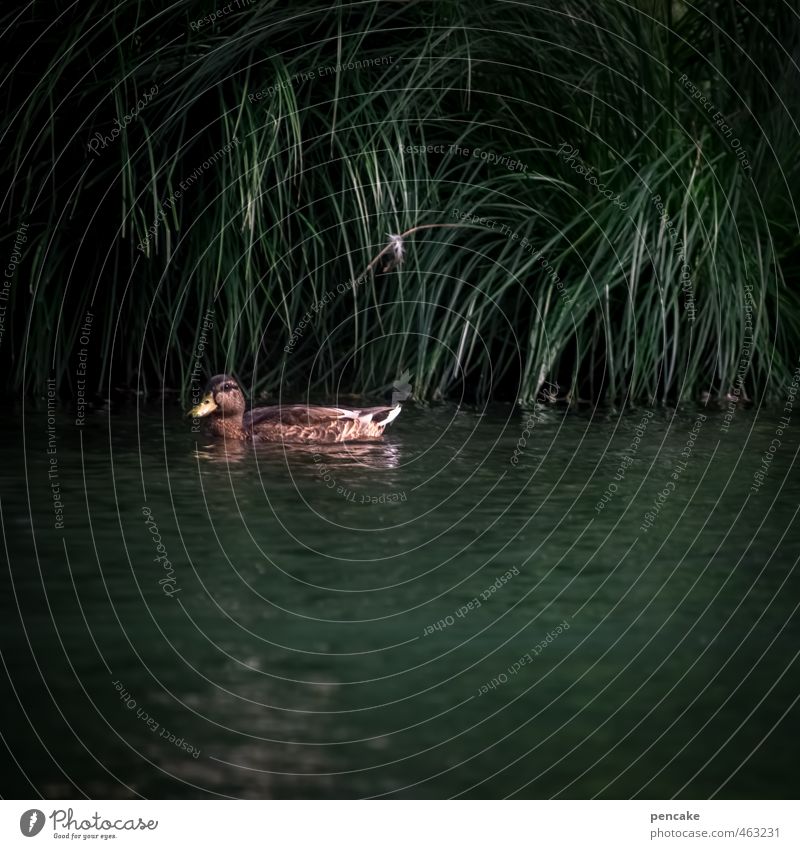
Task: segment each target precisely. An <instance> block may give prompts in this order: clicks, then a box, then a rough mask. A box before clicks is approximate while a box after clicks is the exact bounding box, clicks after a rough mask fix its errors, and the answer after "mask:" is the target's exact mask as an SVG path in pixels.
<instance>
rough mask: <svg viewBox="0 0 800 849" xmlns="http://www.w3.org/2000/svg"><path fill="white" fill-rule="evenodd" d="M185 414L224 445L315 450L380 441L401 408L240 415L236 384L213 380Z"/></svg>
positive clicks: (295, 408) (283, 409)
mask: <svg viewBox="0 0 800 849" xmlns="http://www.w3.org/2000/svg"><path fill="white" fill-rule="evenodd" d="M190 414H191V415H194V416H208V417H209V431H210V432H211V433H212V434H213V435H214V436H219V437H222V438H224V439H235V440H245V441H253V442H294V443H306V444H316V443H335V442H352V441H362V442H363V441H373V440H376V439H380V438H381V437H382V436H383V431H384V428H385V427H386V425H387V424H389V422H391V421H393V420H394V419H395V418H396V417H397V416H398V415H399V414H400V407H399V405H398V406H395V407H369V408H366V409H356V410H351V409H345V408H343V407H313V406H303V405H299V404H296V405H295V404H293V405H280V406H275V407H257V408H256V409H254V410H249V411H248V412H245V401H244V395H243V393H242V390H241V389H240V388H239V385H238V384H237V383H236V381H235V380H233V378H231V377H228V376H227V375H217V376H216V377H212V378H211V380H210V382H209V384H208V389H207V391H206V394H205V396H204V397H203V400H202V401H201V402H200V403H199V404H198V405H197V406H196V407H195V408H194V409H193V410H191V413H190Z"/></svg>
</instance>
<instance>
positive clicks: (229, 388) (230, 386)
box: [222, 383, 239, 392]
mask: <svg viewBox="0 0 800 849" xmlns="http://www.w3.org/2000/svg"><path fill="white" fill-rule="evenodd" d="M238 388H239V387H238V386H237V385H236V384H235V383H223V384H222V391H223V392H235V391H236V390H237V389H238Z"/></svg>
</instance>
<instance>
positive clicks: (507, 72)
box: [0, 0, 800, 404]
mask: <svg viewBox="0 0 800 849" xmlns="http://www.w3.org/2000/svg"><path fill="white" fill-rule="evenodd" d="M66 8H68V7H65V9H66ZM665 8H666V12H663V11H661V10H662V9H665ZM653 9H656V11H655V12H653ZM207 13H208V8H207V4H200V3H185V4H183V5H179V6H176V7H170V8H169V9H164V8H163V7H162V6H161V5H159V4H155V3H144V2H131V0H126V2H122V3H121V4H119V5H118V7H117V9H116V10H115V11H113V12H112V10H109V9H108V8H106V6H105V4H101V3H92V2H89V3H86V4H82V5H81V7H80V11H78V12H75V11H74V10H72V11H71V12H69V13H67V12H65V13H64V17H63V18H59V17H56V20H55V21H54V22H53V25H52V26H51V27H50V28H49V29H48V28H47V27H48V24H49V23H50V22H49V20H48V21H40V20H37V19H35V18H34V17H32V16H33V15H35V12H34V11H33V8H31V10H28V11H26V12H24V13H22V14H23V18H22V20H21V21H20V22H18V24H17V28H18V33H19V34H18V36H17V40H16V41H15V44H14V46H13V49H12V53H13V54H14V57H15V59H14V61H18V64H17V67H16V69H15V72H14V76H13V79H12V80H11V81H10V82H7V106H6V110H5V117H4V126H3V131H2V132H3V138H4V140H5V143H6V147H7V149H8V150H9V151H10V153H9V155H8V156H7V157H6V159H5V160H4V170H5V172H6V176H7V183H8V186H9V189H8V191H7V192H6V194H5V196H4V211H5V214H6V221H7V224H8V225H9V228H8V229H9V232H11V233H12V234H13V232H14V231H15V230H16V227H17V225H18V223H19V222H20V221H23V220H24V221H30V222H31V227H30V230H29V239H28V242H27V244H26V250H25V254H24V259H23V263H22V265H20V268H19V270H18V272H17V279H16V280H15V282H14V289H13V314H14V319H15V328H16V329H15V330H14V333H13V336H12V337H10V338H9V340H8V341H7V342H5V343H4V346H3V348H2V349H0V355H2V356H4V357H6V375H7V381H8V383H9V387H10V388H11V389H14V390H16V391H21V392H24V393H28V394H35V393H39V392H41V391H42V388H43V386H44V382H45V380H46V379H47V377H49V376H55V378H56V379H57V381H58V382H59V385H60V386H61V388H62V392H63V393H64V394H65V395H69V394H70V393H74V391H75V386H76V357H77V352H78V348H79V345H78V337H79V335H80V334H79V332H78V330H79V328H80V326H81V324H82V321H83V317H84V315H85V313H86V310H87V309H91V310H92V311H93V312H94V313H95V315H96V316H98V318H97V319H96V320H95V322H94V325H93V328H94V329H93V333H92V338H91V345H90V348H91V354H92V365H91V367H90V370H89V381H90V385H89V388H90V390H91V391H93V392H95V393H97V395H98V396H100V397H106V396H108V395H110V394H113V392H114V390H115V388H117V387H121V388H124V387H132V388H135V389H137V390H139V391H142V392H145V393H147V394H156V393H159V392H162V391H163V390H164V389H167V388H168V389H175V390H177V392H178V394H179V396H180V397H181V400H182V401H183V402H184V403H185V402H186V400H187V398H188V393H189V391H190V387H191V375H192V372H193V369H194V368H195V365H196V349H197V346H198V344H199V342H200V341H201V333H202V320H203V315H204V314H205V313H206V311H207V310H208V309H213V310H214V316H215V322H214V328H213V330H212V331H211V332H210V333H208V334H207V338H206V339H205V341H204V352H203V356H202V358H201V365H202V370H203V371H204V372H205V373H206V374H213V373H217V372H220V371H223V370H227V371H233V372H235V373H236V374H237V375H238V376H239V377H240V378H241V379H242V380H244V382H245V384H246V385H247V386H248V387H249V388H250V389H251V390H252V391H253V393H254V394H259V393H262V392H264V391H269V392H271V393H272V394H277V393H278V392H283V393H284V394H286V395H290V396H299V395H302V394H303V393H305V392H313V393H315V394H318V395H328V396H331V395H333V394H336V393H339V392H357V393H366V394H380V393H381V392H384V391H385V390H386V387H387V385H389V384H390V383H391V381H392V379H394V378H395V377H397V376H398V375H399V374H400V373H401V372H403V371H406V370H407V371H409V372H411V373H412V374H413V375H414V389H415V394H416V396H417V397H418V398H420V399H437V398H443V397H454V398H467V399H469V400H482V399H486V398H491V397H495V398H506V399H513V400H515V401H518V402H520V403H523V404H530V403H532V402H533V401H534V400H536V399H537V397H539V395H540V393H541V391H542V388H543V387H544V386H545V384H557V385H558V387H559V389H558V393H559V396H560V397H562V398H566V399H568V400H570V401H572V402H575V403H577V402H578V401H579V400H582V399H586V400H591V401H604V402H607V403H625V402H643V403H653V402H662V401H663V402H680V401H687V400H694V399H698V398H700V397H701V396H703V394H704V393H709V394H710V395H711V396H712V397H713V396H720V397H724V396H725V395H727V394H728V393H732V392H738V393H741V394H744V395H746V396H747V397H750V398H767V399H770V398H779V397H780V395H781V392H782V391H783V388H784V387H785V385H786V384H787V383H788V382H789V380H790V377H791V375H792V373H793V371H794V369H795V367H796V364H797V359H798V353H800V351H799V350H798V341H797V340H798V338H800V335H799V334H798V330H800V327H798V324H800V303H798V292H797V280H796V271H797V258H798V247H799V246H798V222H797V214H796V209H795V206H794V202H793V198H794V197H795V196H796V195H797V184H798V162H800V157H799V156H798V154H799V153H800V149H799V148H800V144H799V143H798V133H797V126H796V122H795V118H794V116H795V115H796V114H797V110H796V108H795V106H796V99H797V96H796V93H795V92H796V91H797V82H798V79H797V68H796V67H795V66H794V64H793V62H792V58H791V57H792V56H793V55H796V54H795V53H794V52H793V51H796V49H797V47H798V42H799V41H800V38H799V36H800V25H799V24H798V20H797V18H796V16H795V15H793V14H792V13H791V11H790V10H788V9H787V8H785V7H783V6H781V5H780V4H773V3H769V2H761V3H749V4H747V6H746V7H745V6H743V5H740V4H739V5H735V4H729V3H727V2H708V3H706V4H704V5H703V6H702V7H697V8H695V7H690V6H688V5H686V6H684V5H683V4H680V3H675V4H672V5H671V6H670V5H669V4H666V5H665V6H660V5H656V6H654V5H653V4H651V3H642V4H640V5H639V6H638V7H636V6H630V5H626V4H622V3H618V2H616V0H605V2H603V3H594V2H589V0H576V2H573V3H570V4H569V6H568V7H566V6H564V4H561V3H555V2H553V3H550V4H546V5H542V4H536V5H535V6H534V5H530V6H526V5H524V4H517V3H506V2H503V1H502V0H500V2H478V3H475V4H470V5H469V8H467V7H466V6H465V5H464V4H459V3H455V2H452V3H450V2H441V3H436V4H426V3H408V4H406V3H375V2H367V3H360V4H354V5H349V6H347V5H344V4H337V5H336V6H335V7H331V9H327V10H323V11H320V9H319V7H313V6H311V5H308V6H300V7H298V6H294V5H292V6H290V7H286V6H284V5H283V4H278V3H274V2H259V3H257V4H253V6H252V7H245V8H243V9H242V10H241V11H239V12H236V13H235V14H229V15H227V16H224V17H223V18H221V19H220V21H219V22H218V23H217V24H215V25H213V26H208V27H204V28H201V29H199V31H195V30H194V29H193V28H192V27H191V24H190V22H191V21H192V20H195V19H197V18H200V17H202V15H204V14H207ZM14 14H16V13H14ZM25 15H28V16H31V17H27V18H25V17H24V16H25ZM10 20H11V14H10V13H7V14H6V16H5V20H4V24H5V25H8V24H9V22H10ZM776 32H780V33H781V35H780V40H779V41H776V40H775V37H774V35H773V33H776ZM34 41H36V42H37V43H36V46H35V48H34V51H32V52H31V53H30V54H25V52H24V51H25V48H26V46H27V45H29V44H31V43H33V42H34ZM34 52H35V55H34ZM42 56H44V57H45V59H44V60H43V59H42V58H41V57H42ZM48 57H49V58H48ZM390 58H391V61H390ZM357 60H360V61H362V62H364V60H368V61H367V64H366V66H365V67H359V68H352V69H348V68H347V67H345V68H344V69H340V70H338V71H335V72H325V73H320V71H319V69H320V68H323V67H335V66H340V65H344V66H347V65H348V63H351V62H355V61H357ZM312 72H313V77H312V76H311V74H312ZM683 75H685V78H684V79H685V80H688V81H689V83H690V84H691V88H690V87H688V86H687V85H686V84H684V82H682V81H681V79H682V76H683ZM154 83H155V84H157V85H158V94H157V95H156V96H155V97H154V98H153V99H152V101H151V102H150V103H148V104H147V105H145V106H144V107H143V108H142V109H141V111H140V113H139V115H138V117H137V118H136V119H135V120H133V121H132V122H131V123H130V125H129V126H128V128H127V129H126V130H125V131H124V132H122V133H121V134H120V135H119V137H118V138H117V139H116V140H115V141H114V142H113V143H110V144H109V145H108V146H107V147H105V148H104V149H102V150H101V151H99V155H95V154H92V153H90V152H89V151H88V150H87V148H86V144H87V142H88V139H89V138H90V137H91V136H92V134H93V133H94V132H97V131H100V132H102V133H108V132H110V129H111V128H112V127H113V121H114V118H118V117H119V116H121V115H125V114H127V113H129V112H130V111H131V109H132V108H133V107H134V106H135V104H136V101H137V99H138V98H139V97H141V93H142V92H143V91H146V90H149V89H150V88H151V86H152V85H153V84H154ZM265 90H269V94H268V95H263V96H261V97H260V98H256V96H255V95H256V94H257V93H258V92H264V91H265ZM695 91H696V92H699V93H701V94H702V95H703V96H704V97H705V98H706V102H707V103H709V104H711V105H712V108H711V109H706V108H704V106H703V103H702V101H699V98H698V97H694V96H693V92H695ZM715 113H719V115H721V116H722V118H720V119H719V120H723V119H724V121H725V123H726V124H727V125H728V126H729V127H730V130H729V131H727V134H726V131H723V130H721V129H720V124H719V123H718V121H717V119H715V117H714V116H715ZM732 138H735V139H737V141H738V142H739V145H737V146H736V147H734V146H733V144H732ZM234 139H235V140H236V143H234ZM409 144H414V145H432V146H442V148H443V149H444V150H445V151H449V150H450V149H451V148H450V146H451V145H458V146H459V147H462V148H469V150H470V151H474V150H476V149H480V150H482V151H488V152H491V153H492V154H495V155H497V156H507V157H510V158H511V159H514V160H519V161H520V162H521V163H523V165H524V170H509V169H508V168H505V167H503V166H502V165H499V164H491V163H487V162H485V161H482V160H481V159H480V158H475V157H473V156H471V155H459V154H458V153H447V152H445V153H437V152H432V153H427V154H408V153H405V152H404V148H405V146H406V145H409ZM226 145H230V146H231V147H230V151H229V152H228V153H227V154H225V155H222V156H216V158H214V157H215V154H217V153H218V152H219V151H220V150H221V149H222V148H223V147H225V146H226ZM565 145H569V146H571V148H573V149H575V150H577V151H579V156H580V159H581V160H582V161H583V162H584V163H585V164H586V166H587V167H590V168H592V169H593V171H592V173H593V174H594V175H595V176H596V177H597V178H598V180H599V181H600V182H602V183H604V184H605V185H606V186H608V187H609V189H610V190H611V191H613V193H615V194H616V193H618V194H619V198H620V199H621V201H622V202H624V204H625V205H626V206H627V208H626V209H622V208H621V207H620V205H619V204H615V203H613V202H611V201H610V200H609V199H608V198H607V197H604V196H603V195H602V194H600V193H599V192H598V190H597V189H596V187H595V186H594V185H592V184H591V183H590V182H589V181H588V180H587V179H585V178H584V176H582V175H581V174H580V173H578V171H576V170H575V169H573V168H572V167H570V163H569V162H567V161H566V157H565V156H563V155H562V156H559V155H558V150H559V148H561V149H564V146H565ZM737 149H738V150H739V151H740V154H739V155H737ZM741 151H745V152H746V154H747V157H746V158H747V160H748V164H749V167H748V168H745V167H743V165H742V154H741ZM209 158H214V162H213V164H212V165H211V166H210V167H208V168H206V169H205V170H203V171H202V174H201V175H200V176H199V177H198V178H197V179H196V180H195V181H194V182H193V183H192V184H191V186H190V187H189V188H187V189H186V190H185V191H182V190H181V188H180V184H181V181H186V179H187V177H188V176H189V175H191V174H192V172H193V171H194V170H195V169H197V168H198V167H200V166H202V164H203V163H204V162H206V161H208V160H209ZM176 192H180V193H181V194H180V196H179V197H177V198H176ZM656 196H658V197H659V198H660V203H662V204H663V208H659V207H658V205H657V202H656V200H655V199H654V198H655V197H656ZM170 199H172V200H173V201H174V203H173V202H172V201H170ZM165 202H166V204H167V205H166V208H165V206H164V205H165ZM160 210H161V211H162V212H163V213H164V215H163V217H162V218H159V220H158V224H157V227H156V232H155V235H154V236H153V237H152V238H151V240H150V242H149V243H148V244H147V246H146V250H144V251H142V250H139V249H137V245H138V244H141V243H142V240H143V239H145V238H146V235H147V231H148V228H149V227H151V226H152V225H153V224H154V222H155V221H156V220H157V217H158V216H159V211H160ZM453 210H459V211H461V212H469V213H470V214H471V215H472V216H474V217H476V218H481V217H484V218H485V219H487V220H489V221H491V222H494V228H492V226H491V225H490V226H483V227H481V226H477V227H476V226H470V227H466V226H465V227H462V228H453V227H450V228H443V227H439V226H436V227H432V228H430V229H419V230H417V231H415V232H414V233H413V234H411V235H410V236H409V237H408V238H407V239H406V242H405V248H406V256H405V260H404V262H403V263H402V264H400V265H396V266H394V267H392V268H389V269H387V270H385V271H383V270H382V268H383V264H382V263H379V264H377V265H376V267H375V269H374V273H371V274H369V275H368V277H367V279H366V281H365V282H364V284H363V285H360V286H355V287H353V286H350V287H348V288H347V291H346V292H344V293H342V294H340V295H337V297H335V298H333V299H332V300H331V301H330V303H328V304H327V305H326V306H324V307H323V308H321V309H320V310H319V312H318V313H317V314H315V315H314V320H313V322H311V323H310V325H309V326H308V327H307V328H306V330H305V332H304V333H303V335H302V337H301V338H300V340H299V342H298V344H297V345H296V346H294V347H293V348H292V350H291V352H288V353H287V352H286V351H284V347H285V346H286V345H287V343H288V340H289V338H290V336H291V334H292V332H293V329H294V328H296V327H297V326H298V324H299V323H300V322H301V321H302V319H303V317H304V315H305V314H306V313H307V312H308V311H309V310H310V309H312V305H313V304H314V303H315V302H316V301H318V300H320V299H321V298H323V296H324V295H325V293H326V292H329V291H331V290H335V289H336V287H337V286H338V285H339V284H340V283H346V282H347V281H351V280H353V279H354V278H357V277H358V276H359V275H360V274H361V273H362V272H363V271H364V269H365V268H367V267H368V266H369V264H370V263H371V262H372V260H373V259H374V258H375V256H376V255H377V254H379V252H380V251H382V250H383V249H384V247H385V246H386V245H387V241H388V234H390V233H401V232H403V231H406V230H409V229H411V228H415V227H420V226H425V225H441V224H453V223H454V222H455V218H454V215H453ZM523 239H527V240H528V242H529V244H530V245H531V246H532V249H530V250H529V249H527V248H526V247H524V246H523ZM10 243H11V244H13V235H12V237H11V240H10ZM7 244H8V241H7ZM9 250H10V249H9ZM683 272H685V273H684V277H683V281H682V279H681V274H682V273H683ZM687 274H688V278H687ZM687 279H688V281H689V282H688V283H687ZM556 280H557V281H558V282H559V283H560V285H561V287H562V288H561V289H559V288H558V286H557V285H556ZM743 353H744V354H745V356H744V358H743Z"/></svg>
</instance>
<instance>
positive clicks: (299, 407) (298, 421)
mask: <svg viewBox="0 0 800 849" xmlns="http://www.w3.org/2000/svg"><path fill="white" fill-rule="evenodd" d="M399 414H400V406H399V405H398V406H395V407H367V408H364V409H355V410H352V409H347V408H344V407H316V406H306V405H304V404H280V405H277V406H274V407H256V408H255V409H254V410H250V411H249V412H247V413H245V414H244V417H243V419H242V424H243V425H244V427H245V428H254V427H258V426H259V425H266V424H274V425H277V426H283V427H323V426H325V425H329V424H332V423H333V422H336V421H340V420H341V419H351V420H357V421H359V422H361V423H362V424H365V425H366V424H370V423H374V424H382V425H387V424H389V422H390V421H392V420H393V419H394V418H396V417H397V416H398V415H399Z"/></svg>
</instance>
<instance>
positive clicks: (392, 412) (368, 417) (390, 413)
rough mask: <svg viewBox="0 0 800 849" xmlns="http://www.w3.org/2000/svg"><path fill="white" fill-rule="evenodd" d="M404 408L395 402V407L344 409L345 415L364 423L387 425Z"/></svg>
mask: <svg viewBox="0 0 800 849" xmlns="http://www.w3.org/2000/svg"><path fill="white" fill-rule="evenodd" d="M402 409H403V408H402V407H401V406H400V404H395V405H394V407H368V408H367V409H364V410H344V411H343V417H344V418H348V419H358V421H360V422H362V423H363V424H374V425H380V426H381V427H386V425H388V424H389V422H393V421H394V420H395V419H396V418H397V417H398V416H399V415H400V412H401V411H402Z"/></svg>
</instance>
